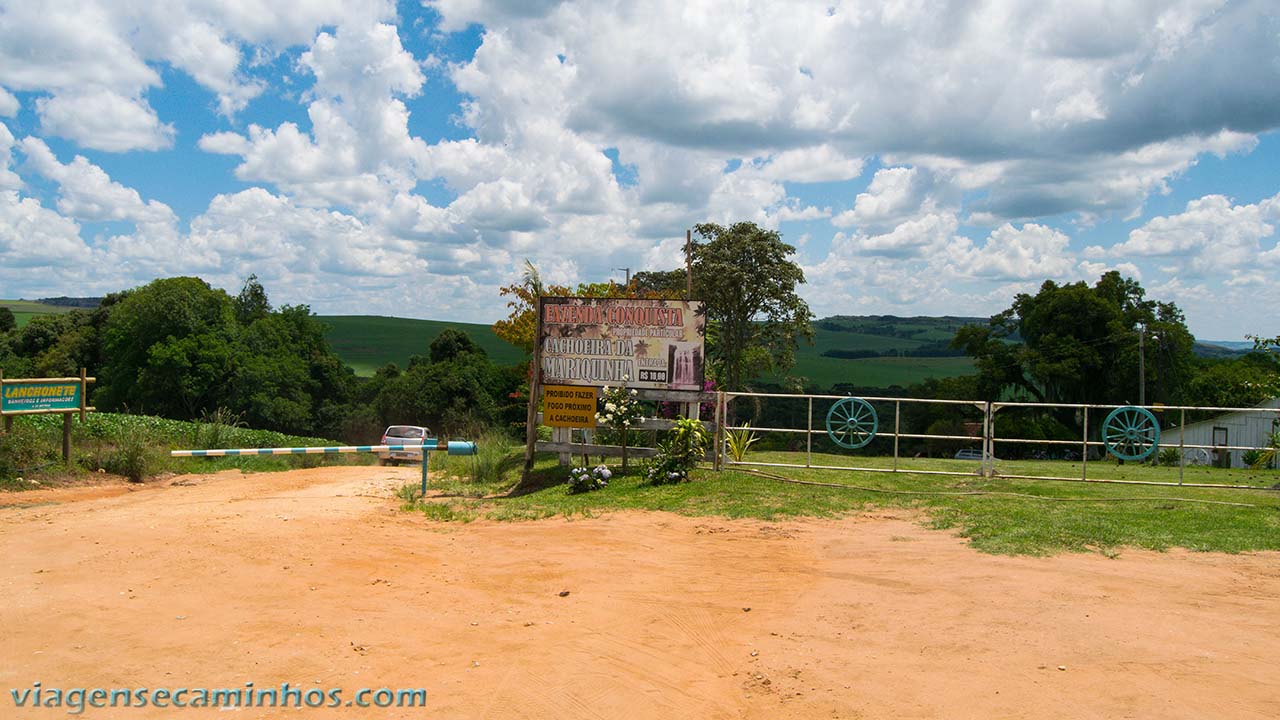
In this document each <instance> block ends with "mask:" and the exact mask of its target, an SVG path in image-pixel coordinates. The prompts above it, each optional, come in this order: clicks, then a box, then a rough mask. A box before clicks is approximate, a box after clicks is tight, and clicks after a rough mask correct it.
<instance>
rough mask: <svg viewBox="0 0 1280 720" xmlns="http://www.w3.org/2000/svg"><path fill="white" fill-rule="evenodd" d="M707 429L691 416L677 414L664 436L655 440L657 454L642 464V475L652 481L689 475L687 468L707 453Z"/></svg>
mask: <svg viewBox="0 0 1280 720" xmlns="http://www.w3.org/2000/svg"><path fill="white" fill-rule="evenodd" d="M707 440H708V437H707V430H706V428H704V427H703V426H702V423H700V422H698V421H697V420H693V419H690V418H677V419H676V421H675V427H673V428H672V429H671V432H670V433H669V434H668V435H667V437H666V439H665V440H663V441H662V442H660V443H658V454H657V455H656V456H654V458H653V459H652V460H650V461H649V464H648V465H647V466H646V468H645V479H646V480H648V481H649V482H650V483H653V484H654V485H664V484H667V483H678V482H683V481H685V480H688V479H689V471H690V470H692V469H694V468H695V467H697V466H698V462H699V461H701V460H702V459H703V457H705V456H706V454H707Z"/></svg>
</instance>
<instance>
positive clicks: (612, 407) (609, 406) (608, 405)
mask: <svg viewBox="0 0 1280 720" xmlns="http://www.w3.org/2000/svg"><path fill="white" fill-rule="evenodd" d="M604 409H605V410H608V411H609V412H613V411H615V410H617V409H618V406H617V405H614V404H613V403H611V402H607V403H605V404H604Z"/></svg>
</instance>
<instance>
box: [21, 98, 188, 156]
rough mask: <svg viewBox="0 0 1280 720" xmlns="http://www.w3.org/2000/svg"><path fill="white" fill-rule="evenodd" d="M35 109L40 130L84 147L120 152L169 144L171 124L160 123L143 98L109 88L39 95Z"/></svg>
mask: <svg viewBox="0 0 1280 720" xmlns="http://www.w3.org/2000/svg"><path fill="white" fill-rule="evenodd" d="M36 111H37V112H38V113H39V114H40V128H41V130H43V131H44V132H45V133H47V134H49V135H58V136H60V137H65V138H68V139H70V140H74V141H76V142H77V143H79V144H80V145H83V146H84V147H90V148H94V149H97V150H107V151H109V152H120V151H124V150H161V149H164V148H168V147H170V146H172V145H173V136H174V129H173V126H172V125H169V124H166V123H162V122H160V118H159V116H157V115H156V112H155V110H152V109H151V106H150V105H148V104H147V103H146V101H145V100H142V99H140V98H137V97H127V96H124V95H120V94H119V93H116V92H112V91H111V90H106V89H101V88H98V89H90V90H87V91H84V92H78V91H68V92H63V93H59V94H58V95H55V96H53V97H51V98H40V99H38V100H36Z"/></svg>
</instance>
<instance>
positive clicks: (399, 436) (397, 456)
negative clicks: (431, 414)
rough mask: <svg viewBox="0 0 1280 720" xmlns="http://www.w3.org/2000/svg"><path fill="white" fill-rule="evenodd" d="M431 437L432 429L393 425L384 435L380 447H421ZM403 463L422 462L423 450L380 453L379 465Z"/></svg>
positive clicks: (385, 451)
mask: <svg viewBox="0 0 1280 720" xmlns="http://www.w3.org/2000/svg"><path fill="white" fill-rule="evenodd" d="M430 437H431V429H430V428H425V427H419V426H418V425H392V426H391V427H389V428H387V429H386V430H385V431H383V433H382V442H380V443H378V444H379V445H421V444H422V443H423V441H425V440H427V439H428V438H430ZM401 461H408V462H422V451H421V450H417V449H414V450H382V451H379V452H378V464H379V465H397V464H399V463H400V462H401Z"/></svg>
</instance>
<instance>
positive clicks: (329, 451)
mask: <svg viewBox="0 0 1280 720" xmlns="http://www.w3.org/2000/svg"><path fill="white" fill-rule="evenodd" d="M455 443H458V444H460V445H461V444H463V443H465V444H466V445H471V446H473V447H474V444H473V443H470V442H466V441H462V440H451V441H449V444H448V445H441V444H437V443H432V444H430V445H332V446H328V447H276V448H223V449H219V450H172V451H170V452H169V455H170V456H172V457H235V456H239V455H336V454H340V453H368V452H405V451H408V450H422V449H424V448H425V449H426V450H428V451H431V452H434V451H437V450H446V451H449V454H451V455H469V454H471V453H468V452H460V450H461V449H462V448H461V447H458V448H454V447H450V446H452V445H454V444H455ZM473 451H474V450H473Z"/></svg>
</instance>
